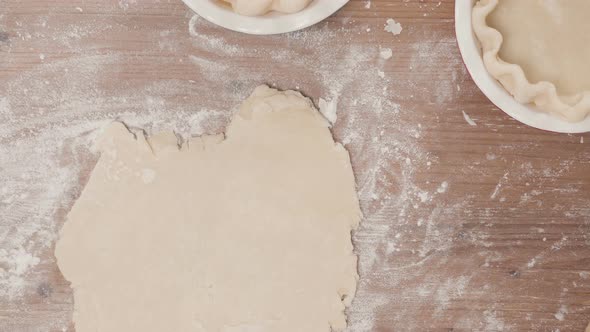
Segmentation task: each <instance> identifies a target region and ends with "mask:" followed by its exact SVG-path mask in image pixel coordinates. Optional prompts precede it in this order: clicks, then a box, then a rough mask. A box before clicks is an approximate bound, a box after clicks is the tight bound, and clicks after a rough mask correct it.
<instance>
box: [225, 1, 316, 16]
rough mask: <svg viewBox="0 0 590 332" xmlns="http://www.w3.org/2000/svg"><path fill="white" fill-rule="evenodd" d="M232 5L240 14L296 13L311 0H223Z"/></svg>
mask: <svg viewBox="0 0 590 332" xmlns="http://www.w3.org/2000/svg"><path fill="white" fill-rule="evenodd" d="M224 1H225V2H229V3H231V5H232V8H233V9H234V11H235V12H236V13H238V14H241V15H247V16H259V15H264V14H266V13H268V12H270V11H273V10H274V11H277V12H281V13H287V14H289V13H296V12H299V11H302V10H303V9H304V8H305V7H307V6H308V5H309V3H310V2H311V0H224Z"/></svg>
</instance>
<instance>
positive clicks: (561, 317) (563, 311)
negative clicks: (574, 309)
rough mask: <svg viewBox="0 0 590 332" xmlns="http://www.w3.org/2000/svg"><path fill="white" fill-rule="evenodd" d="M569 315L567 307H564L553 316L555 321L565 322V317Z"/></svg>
mask: <svg viewBox="0 0 590 332" xmlns="http://www.w3.org/2000/svg"><path fill="white" fill-rule="evenodd" d="M567 313H568V310H567V307H566V306H564V305H562V306H560V307H559V310H557V312H556V313H555V315H553V316H554V317H555V319H557V320H558V321H563V320H564V319H565V315H566V314H567Z"/></svg>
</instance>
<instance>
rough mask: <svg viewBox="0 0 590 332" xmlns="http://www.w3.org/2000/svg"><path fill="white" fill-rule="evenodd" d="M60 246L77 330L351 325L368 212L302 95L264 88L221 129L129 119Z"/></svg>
mask: <svg viewBox="0 0 590 332" xmlns="http://www.w3.org/2000/svg"><path fill="white" fill-rule="evenodd" d="M99 148H100V150H101V157H100V159H99V161H98V163H97V165H96V167H95V169H94V171H93V172H92V174H91V176H90V179H89V181H88V184H87V185H86V187H85V189H84V191H83V192H82V195H81V196H80V198H79V199H78V200H77V201H76V203H75V205H74V207H73V208H72V210H71V212H70V213H69V215H68V217H67V221H66V223H65V225H64V227H63V229H62V231H61V236H60V240H59V242H58V243H57V246H56V257H57V259H58V264H59V268H60V270H61V271H62V273H63V274H64V276H65V277H66V279H67V280H69V281H70V282H71V284H72V287H73V289H74V299H75V313H74V323H75V326H76V331H77V332H90V331H92V332H95V331H109V332H117V331H121V332H133V331H141V332H152V331H153V332H162V331H175V332H183V331H187V332H188V331H191V332H194V331H198V332H218V331H219V332H246V331H248V332H249V331H256V332H276V331H281V332H295V331H296V332H301V331H305V332H314V331H318V332H320V331H322V332H329V331H330V330H331V329H333V330H335V331H340V330H342V329H344V328H345V327H346V316H345V314H344V309H345V307H346V306H348V305H350V303H351V301H352V298H353V296H354V293H355V289H356V282H357V279H358V276H357V273H356V264H357V258H356V256H355V255H354V254H353V246H352V242H351V230H353V229H354V228H355V227H356V226H357V225H358V223H359V220H360V217H361V212H360V209H359V205H358V199H357V196H356V191H355V183H354V178H353V173H352V169H351V165H350V161H349V156H348V153H347V151H346V150H345V149H344V148H343V147H342V146H341V145H340V144H337V143H334V141H333V139H332V136H331V133H330V130H329V128H328V123H327V122H326V120H325V119H324V118H323V117H322V116H321V115H320V114H319V113H318V111H317V110H315V109H314V108H313V106H312V104H311V102H310V101H309V100H308V99H306V98H304V97H302V96H301V95H300V94H299V93H297V92H293V91H286V92H279V91H277V90H274V89H271V88H268V87H266V86H261V87H258V88H256V90H255V91H254V93H253V94H252V95H251V96H250V98H248V99H247V100H246V101H245V102H244V103H243V105H242V106H241V108H240V110H239V112H238V113H237V114H236V115H235V116H234V118H233V121H232V122H231V124H230V125H229V127H228V129H227V132H226V137H225V138H224V137H223V136H204V137H198V138H193V139H190V140H189V141H188V142H185V143H184V144H183V145H182V146H181V147H179V146H178V141H177V138H176V136H175V135H174V134H173V133H162V134H159V135H155V136H153V137H149V138H146V137H145V136H144V135H143V134H132V133H130V132H129V131H128V129H127V128H126V127H125V126H123V125H122V124H120V123H114V124H112V125H111V126H110V127H108V128H107V129H106V131H105V133H104V135H103V136H102V138H101V139H100V141H99Z"/></svg>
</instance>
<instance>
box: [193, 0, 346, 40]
mask: <svg viewBox="0 0 590 332" xmlns="http://www.w3.org/2000/svg"><path fill="white" fill-rule="evenodd" d="M182 1H183V2H184V3H185V4H186V5H187V6H189V8H191V9H192V10H193V11H194V12H195V13H197V14H198V15H199V16H201V17H202V18H204V19H206V20H207V21H209V22H211V23H214V24H217V25H219V26H222V27H224V28H226V29H230V30H233V31H238V32H243V33H248V34H252V35H273V34H279V33H286V32H291V31H296V30H301V29H304V28H307V27H309V26H311V25H314V24H316V23H318V22H320V21H322V20H324V19H326V18H328V17H329V16H330V15H332V14H334V13H335V12H336V11H338V9H340V8H342V6H344V5H345V4H346V3H347V2H348V1H349V0H314V1H313V2H312V3H311V4H310V5H309V6H308V7H306V8H305V9H304V10H302V11H300V12H298V13H293V14H281V13H277V12H271V13H268V14H266V15H264V16H254V17H251V16H243V15H239V14H236V13H234V12H233V11H232V10H231V8H230V7H229V6H226V5H224V4H223V3H222V1H219V0H182Z"/></svg>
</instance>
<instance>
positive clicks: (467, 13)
mask: <svg viewBox="0 0 590 332" xmlns="http://www.w3.org/2000/svg"><path fill="white" fill-rule="evenodd" d="M474 4H475V0H455V32H456V34H457V43H458V44H459V50H460V51H461V56H462V57H463V62H465V66H466V67H467V70H468V71H469V74H471V77H472V78H473V81H475V84H476V85H477V86H478V87H479V88H480V90H481V91H482V92H483V93H484V95H486V96H487V97H488V98H489V99H490V101H491V102H492V103H493V104H495V105H496V106H497V107H498V108H500V109H501V110H502V111H504V112H505V113H506V114H508V115H510V116H511V117H513V118H514V119H516V120H518V121H520V122H522V123H524V124H526V125H529V126H531V127H535V128H538V129H543V130H548V131H554V132H558V133H584V132H589V131H590V117H588V118H586V119H585V120H584V121H581V122H577V123H571V122H567V121H564V120H562V119H559V118H557V117H555V116H552V115H549V114H547V113H543V112H541V111H539V110H536V109H535V107H534V105H524V104H521V103H519V102H517V101H516V100H515V99H514V98H513V97H512V96H511V95H510V94H509V93H508V92H507V91H506V90H505V89H504V88H503V87H502V85H500V83H498V81H496V79H494V78H493V77H492V76H490V74H489V73H488V71H487V70H486V68H485V66H484V63H483V59H482V57H481V49H480V47H479V44H478V41H477V38H476V37H475V34H474V33H473V28H472V26H471V11H472V9H473V5H474Z"/></svg>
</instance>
